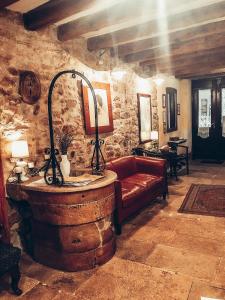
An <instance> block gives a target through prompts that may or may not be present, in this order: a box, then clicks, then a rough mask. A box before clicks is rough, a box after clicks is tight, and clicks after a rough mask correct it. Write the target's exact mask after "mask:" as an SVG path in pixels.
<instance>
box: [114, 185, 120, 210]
mask: <svg viewBox="0 0 225 300" xmlns="http://www.w3.org/2000/svg"><path fill="white" fill-rule="evenodd" d="M115 207H116V209H118V208H121V207H122V185H121V182H120V181H119V180H116V181H115Z"/></svg>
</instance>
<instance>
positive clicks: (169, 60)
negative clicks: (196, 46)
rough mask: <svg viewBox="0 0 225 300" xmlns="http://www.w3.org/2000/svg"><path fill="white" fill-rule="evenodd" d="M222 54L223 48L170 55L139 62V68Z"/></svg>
mask: <svg viewBox="0 0 225 300" xmlns="http://www.w3.org/2000/svg"><path fill="white" fill-rule="evenodd" d="M224 53H225V52H224V46H222V47H218V48H216V49H209V50H208V49H204V50H202V51H201V52H199V51H194V52H193V53H190V54H185V55H183V54H179V55H176V54H174V55H173V54H171V55H169V56H165V57H156V58H152V59H148V60H145V61H141V62H140V66H147V65H152V64H153V65H154V64H160V63H161V64H164V65H167V64H170V63H173V62H177V61H182V60H195V59H201V58H202V57H207V56H211V55H215V56H216V55H218V56H220V55H223V54H224Z"/></svg>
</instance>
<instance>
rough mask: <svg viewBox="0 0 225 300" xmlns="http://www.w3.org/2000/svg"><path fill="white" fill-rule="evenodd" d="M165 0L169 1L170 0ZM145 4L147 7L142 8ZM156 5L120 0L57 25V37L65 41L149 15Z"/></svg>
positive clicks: (136, 0)
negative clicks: (117, 2) (97, 10)
mask: <svg viewBox="0 0 225 300" xmlns="http://www.w3.org/2000/svg"><path fill="white" fill-rule="evenodd" d="M167 1H170V2H171V0H167ZM145 6H146V7H147V9H143V7H145ZM156 7H157V3H156V2H155V1H148V0H133V1H130V0H126V1H121V3H119V4H116V5H113V6H112V7H109V8H107V9H104V10H103V11H100V12H97V13H95V14H93V15H88V16H85V17H82V18H80V19H78V20H74V21H71V22H68V23H66V24H63V25H60V26H59V27H58V39H59V40H60V41H67V40H70V39H73V38H77V37H79V36H81V35H83V34H86V33H89V32H93V31H98V30H100V29H102V28H105V27H108V26H112V25H115V24H119V23H123V22H127V21H130V20H132V19H133V18H135V17H137V15H138V17H139V18H141V17H144V16H147V15H149V14H150V12H151V10H152V11H154V10H155V9H156Z"/></svg>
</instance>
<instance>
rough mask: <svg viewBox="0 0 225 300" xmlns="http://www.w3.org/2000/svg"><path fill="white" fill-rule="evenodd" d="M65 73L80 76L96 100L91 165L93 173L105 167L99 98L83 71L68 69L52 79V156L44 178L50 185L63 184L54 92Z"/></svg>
mask: <svg viewBox="0 0 225 300" xmlns="http://www.w3.org/2000/svg"><path fill="white" fill-rule="evenodd" d="M64 74H72V78H76V76H80V77H81V78H82V79H83V80H84V81H85V82H86V83H87V85H88V87H89V88H90V90H91V93H92V96H93V100H94V110H95V140H93V141H91V144H92V145H93V146H94V151H93V155H92V159H91V167H92V173H93V174H102V172H103V171H104V169H105V160H104V157H103V154H102V151H101V145H102V144H103V143H104V141H103V140H100V139H99V130H98V107H97V100H96V95H95V91H94V88H93V87H92V85H91V82H90V81H89V80H88V79H87V77H86V76H84V75H83V74H82V73H80V72H78V71H76V70H66V71H61V72H59V73H57V74H56V75H55V76H54V78H53V79H52V81H51V84H50V87H49V93H48V120H49V136H50V158H49V160H48V164H47V166H46V170H45V174H44V179H45V182H46V183H47V184H49V185H59V186H60V185H63V184H64V178H63V174H62V171H61V169H60V166H59V163H58V161H57V158H56V149H55V142H54V129H53V121H52V94H53V90H54V87H55V83H56V81H57V79H58V78H59V77H60V76H62V75H64ZM101 158H102V164H101V163H100V159H101ZM50 169H52V174H49V170H50Z"/></svg>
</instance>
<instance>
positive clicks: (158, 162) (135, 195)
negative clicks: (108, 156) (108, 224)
mask: <svg viewBox="0 0 225 300" xmlns="http://www.w3.org/2000/svg"><path fill="white" fill-rule="evenodd" d="M106 167H107V169H109V170H112V171H114V172H116V174H117V177H118V180H117V181H116V210H115V226H116V233H117V234H120V233H121V225H122V222H123V221H124V220H125V219H127V218H128V217H130V216H131V215H132V214H134V213H136V212H137V211H139V210H140V209H141V208H143V207H144V206H147V205H148V204H149V203H151V202H152V201H153V200H155V199H156V198H157V197H159V196H161V197H163V199H164V200H165V201H166V194H167V181H166V161H165V160H164V159H157V158H150V157H138V156H125V157H121V158H118V159H115V160H113V161H111V162H109V163H107V165H106Z"/></svg>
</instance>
